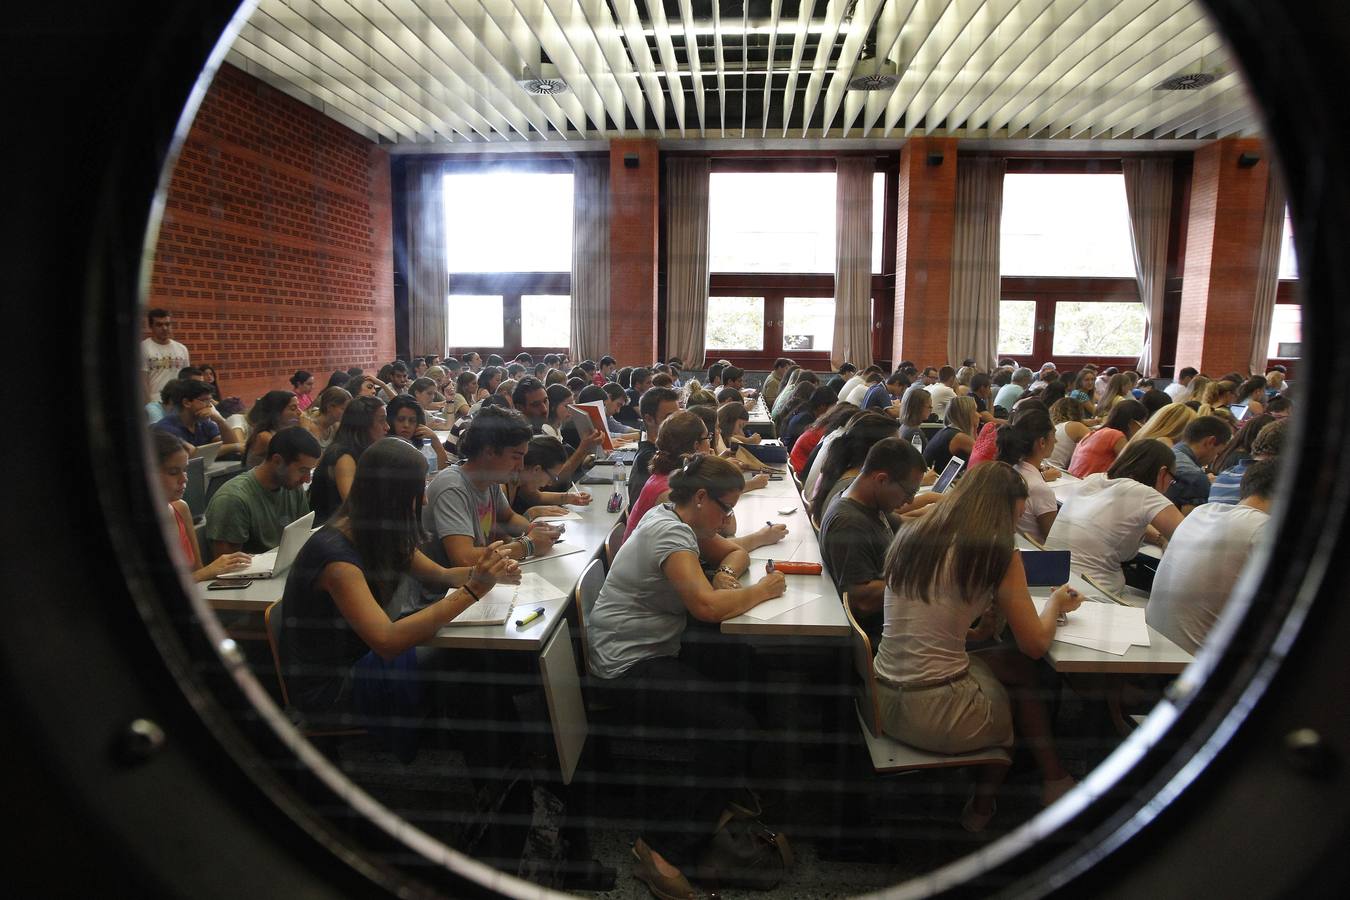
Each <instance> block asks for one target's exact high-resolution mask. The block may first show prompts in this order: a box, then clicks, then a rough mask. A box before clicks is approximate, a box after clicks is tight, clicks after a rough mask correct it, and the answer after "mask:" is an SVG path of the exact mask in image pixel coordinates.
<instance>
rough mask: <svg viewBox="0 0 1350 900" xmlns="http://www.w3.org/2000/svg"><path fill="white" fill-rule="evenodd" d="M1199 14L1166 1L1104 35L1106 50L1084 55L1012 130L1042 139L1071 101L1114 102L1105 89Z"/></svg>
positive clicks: (1014, 121)
mask: <svg viewBox="0 0 1350 900" xmlns="http://www.w3.org/2000/svg"><path fill="white" fill-rule="evenodd" d="M1197 14H1198V11H1197V9H1196V8H1195V7H1192V6H1190V5H1188V4H1184V3H1172V2H1171V0H1160V2H1156V3H1154V4H1153V6H1151V7H1149V8H1148V9H1147V10H1144V11H1143V12H1141V13H1140V14H1139V15H1138V16H1135V17H1134V18H1133V19H1129V20H1127V21H1125V22H1123V23H1122V24H1121V25H1120V27H1119V28H1112V29H1111V30H1110V31H1109V32H1108V33H1106V34H1104V35H1103V38H1104V39H1103V41H1102V43H1101V44H1099V45H1098V46H1096V47H1095V48H1093V49H1092V50H1091V51H1089V52H1088V53H1086V54H1084V56H1083V57H1082V59H1080V60H1079V61H1078V62H1077V63H1075V64H1074V65H1073V66H1071V67H1070V68H1069V69H1067V70H1066V71H1065V72H1064V73H1063V74H1062V75H1060V77H1059V78H1058V80H1057V81H1056V82H1055V83H1054V84H1053V85H1050V86H1049V87H1048V88H1047V89H1046V90H1044V91H1043V92H1042V93H1041V95H1040V96H1039V97H1037V98H1036V99H1035V100H1034V101H1032V102H1031V103H1029V104H1027V106H1026V107H1025V108H1024V109H1023V110H1022V111H1021V112H1019V113H1018V114H1017V115H1016V116H1014V117H1013V118H1012V119H1011V120H1010V121H1009V122H1008V130H1009V131H1012V132H1018V131H1022V130H1023V129H1026V130H1027V131H1028V133H1030V134H1035V133H1037V132H1038V131H1040V130H1041V129H1043V128H1045V127H1047V126H1048V125H1049V121H1048V120H1049V119H1050V118H1051V117H1052V116H1053V110H1055V109H1056V108H1057V106H1058V105H1059V103H1060V102H1061V101H1063V100H1066V98H1067V101H1068V102H1070V103H1072V102H1075V101H1078V100H1080V99H1087V100H1089V101H1093V100H1095V101H1097V102H1098V103H1099V104H1104V103H1106V102H1108V101H1109V96H1108V95H1107V94H1106V93H1105V92H1104V91H1103V87H1104V86H1105V85H1106V84H1108V83H1109V82H1110V81H1111V79H1112V78H1114V77H1115V76H1116V75H1118V74H1119V73H1120V72H1121V71H1122V70H1123V69H1128V68H1129V67H1130V66H1131V65H1132V64H1133V63H1135V62H1137V61H1138V60H1139V58H1140V57H1141V56H1146V55H1147V54H1148V53H1149V52H1150V51H1154V50H1156V49H1157V48H1159V47H1160V46H1162V45H1164V44H1166V43H1167V42H1168V40H1169V39H1170V38H1171V37H1172V36H1174V35H1175V34H1176V33H1177V32H1178V31H1180V30H1182V29H1183V28H1184V27H1185V26H1186V25H1188V24H1190V22H1191V21H1193V19H1194V17H1195V16H1196V15H1197ZM1156 61H1157V64H1162V62H1163V60H1162V59H1161V58H1157V60H1156Z"/></svg>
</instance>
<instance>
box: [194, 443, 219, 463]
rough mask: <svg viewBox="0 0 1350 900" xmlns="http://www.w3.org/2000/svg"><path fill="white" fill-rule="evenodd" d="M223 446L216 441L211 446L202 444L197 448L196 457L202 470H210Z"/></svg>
mask: <svg viewBox="0 0 1350 900" xmlns="http://www.w3.org/2000/svg"><path fill="white" fill-rule="evenodd" d="M224 446H225V445H224V444H223V443H222V442H220V441H216V442H215V443H212V444H202V445H201V446H200V447H198V448H197V456H198V458H199V459H201V461H202V468H203V469H209V468H211V463H213V462H215V461H216V457H217V456H219V455H220V448H221V447H224Z"/></svg>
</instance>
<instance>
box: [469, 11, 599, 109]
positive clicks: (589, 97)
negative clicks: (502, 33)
mask: <svg viewBox="0 0 1350 900" xmlns="http://www.w3.org/2000/svg"><path fill="white" fill-rule="evenodd" d="M479 2H480V3H482V4H483V6H484V8H485V9H487V11H488V13H489V14H493V13H494V8H495V9H496V10H497V11H498V13H499V14H504V12H505V8H506V7H507V6H508V5H509V6H510V7H513V8H514V11H515V13H516V16H517V17H518V18H519V19H520V21H522V22H523V23H524V25H525V27H526V28H528V29H529V31H530V33H531V34H532V35H533V36H534V39H535V41H537V42H538V44H539V46H540V48H541V49H542V50H543V51H544V52H545V53H546V54H548V58H549V60H550V61H551V62H552V63H553V65H554V66H556V67H557V69H558V74H559V75H561V76H562V78H563V80H564V81H566V82H567V88H568V91H569V92H570V93H574V94H576V97H577V99H578V100H579V101H580V102H581V106H582V108H583V109H585V110H586V116H587V118H589V119H590V121H591V124H592V126H594V128H595V130H596V131H599V132H600V133H601V134H607V133H609V128H608V127H607V126H606V124H605V115H606V113H608V112H610V109H609V104H608V103H607V102H606V98H605V95H604V93H603V92H602V91H601V90H600V87H599V85H598V83H597V82H598V80H599V76H598V75H597V76H595V77H592V75H591V73H590V71H588V69H587V66H586V63H585V62H583V61H582V60H581V59H580V58H579V57H578V56H577V53H576V51H575V50H574V49H573V48H572V45H571V44H570V43H569V41H568V38H567V35H565V34H564V33H563V29H562V26H561V25H560V24H559V23H558V21H557V20H556V19H555V18H554V17H553V15H552V12H551V11H550V10H549V8H548V5H547V4H546V3H545V2H544V0H479ZM507 33H508V34H509V33H510V32H509V31H508V32H507ZM617 99H618V102H619V105H620V106H622V105H623V100H622V98H617ZM619 118H620V122H622V119H623V117H622V116H620V117H619ZM616 124H618V123H616Z"/></svg>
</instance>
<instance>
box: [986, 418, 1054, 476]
mask: <svg viewBox="0 0 1350 900" xmlns="http://www.w3.org/2000/svg"><path fill="white" fill-rule="evenodd" d="M1054 433H1055V426H1054V424H1053V423H1052V422H1051V421H1050V414H1049V413H1047V412H1046V411H1045V410H1043V409H1037V408H1035V407H1032V408H1030V409H1027V410H1025V411H1023V410H1018V412H1017V413H1015V414H1014V415H1013V418H1012V422H1010V423H1009V424H1007V425H1000V426H999V429H998V435H997V437H996V438H995V440H996V441H997V442H998V460H999V461H1000V462H1005V463H1007V464H1008V465H1010V466H1014V467H1015V466H1016V465H1017V464H1018V463H1020V462H1021V461H1022V460H1024V459H1026V458H1027V457H1028V456H1030V455H1031V453H1032V451H1033V450H1034V449H1035V448H1036V442H1037V441H1039V440H1041V439H1043V438H1046V437H1049V436H1050V435H1052V434H1054Z"/></svg>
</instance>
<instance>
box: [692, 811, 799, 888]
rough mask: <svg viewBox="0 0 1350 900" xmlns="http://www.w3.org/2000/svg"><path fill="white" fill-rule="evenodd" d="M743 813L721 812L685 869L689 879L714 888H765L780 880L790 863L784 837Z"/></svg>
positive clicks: (775, 885)
mask: <svg viewBox="0 0 1350 900" xmlns="http://www.w3.org/2000/svg"><path fill="white" fill-rule="evenodd" d="M745 812H748V810H744V809H741V808H736V807H732V808H728V809H727V810H726V811H725V812H723V813H722V817H721V818H720V819H718V821H717V829H716V831H714V832H713V836H712V840H711V841H709V842H708V846H707V848H706V849H705V850H704V851H703V854H702V856H700V857H699V861H698V864H697V866H695V867H694V869H693V871H692V872H689V871H688V870H686V874H687V875H689V877H690V878H693V879H694V880H695V881H698V882H700V883H702V884H706V885H709V886H711V887H713V888H714V889H720V888H724V887H736V888H750V889H751V890H759V891H767V890H772V889H773V888H776V887H778V885H779V884H781V883H782V881H783V879H784V878H785V877H787V873H788V872H790V871H791V870H792V864H793V858H792V848H791V847H790V846H789V845H788V840H787V836H786V835H784V834H781V833H779V832H775V831H772V830H771V829H770V828H769V827H768V826H767V825H765V824H764V823H763V822H761V821H760V820H759V819H758V818H755V817H753V816H748V815H744V813H745Z"/></svg>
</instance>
